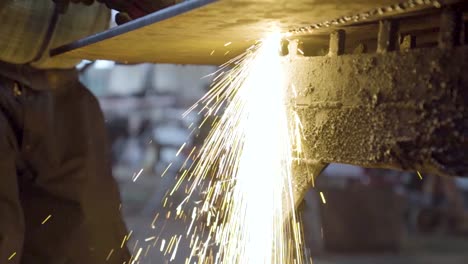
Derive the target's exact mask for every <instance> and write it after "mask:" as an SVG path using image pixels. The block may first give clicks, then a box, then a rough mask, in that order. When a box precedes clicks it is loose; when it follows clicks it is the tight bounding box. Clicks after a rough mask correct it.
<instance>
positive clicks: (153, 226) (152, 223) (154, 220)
mask: <svg viewBox="0 0 468 264" xmlns="http://www.w3.org/2000/svg"><path fill="white" fill-rule="evenodd" d="M158 217H159V213H157V214H156V215H155V216H154V219H153V222H151V228H152V229H155V228H156V226H155V223H156V220H158Z"/></svg>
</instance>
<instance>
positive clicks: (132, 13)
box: [97, 0, 183, 24]
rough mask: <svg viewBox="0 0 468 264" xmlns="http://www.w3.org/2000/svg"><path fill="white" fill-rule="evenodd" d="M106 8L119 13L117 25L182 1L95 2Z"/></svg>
mask: <svg viewBox="0 0 468 264" xmlns="http://www.w3.org/2000/svg"><path fill="white" fill-rule="evenodd" d="M97 1H99V2H102V3H105V4H106V5H107V7H109V8H111V9H114V10H117V11H120V13H119V14H117V16H116V18H115V19H116V22H117V24H123V23H125V22H128V21H130V20H132V19H135V18H139V17H142V16H145V15H147V14H150V13H153V12H155V11H158V10H160V9H163V8H166V7H168V6H171V5H174V4H176V3H179V2H182V1H183V0H97Z"/></svg>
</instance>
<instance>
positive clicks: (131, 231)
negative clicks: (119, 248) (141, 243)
mask: <svg viewBox="0 0 468 264" xmlns="http://www.w3.org/2000/svg"><path fill="white" fill-rule="evenodd" d="M132 234H133V229H132V230H130V232H129V233H128V236H127V239H126V240H127V241H129V240H130V237H131V236H132Z"/></svg>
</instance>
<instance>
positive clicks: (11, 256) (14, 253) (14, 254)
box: [8, 251, 16, 261]
mask: <svg viewBox="0 0 468 264" xmlns="http://www.w3.org/2000/svg"><path fill="white" fill-rule="evenodd" d="M15 256H16V251H15V252H13V254H11V255H10V257H9V258H8V260H9V261H10V260H12V259H13V258H14V257H15Z"/></svg>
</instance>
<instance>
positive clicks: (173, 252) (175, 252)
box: [170, 235, 182, 261]
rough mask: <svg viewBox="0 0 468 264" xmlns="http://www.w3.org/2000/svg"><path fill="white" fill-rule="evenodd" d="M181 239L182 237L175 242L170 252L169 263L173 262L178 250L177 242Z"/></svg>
mask: <svg viewBox="0 0 468 264" xmlns="http://www.w3.org/2000/svg"><path fill="white" fill-rule="evenodd" d="M181 238H182V236H181V235H180V236H179V238H178V239H177V242H176V245H175V248H174V251H172V255H171V259H170V261H173V260H174V259H175V256H176V254H177V249H178V248H179V242H180V239H181Z"/></svg>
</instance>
